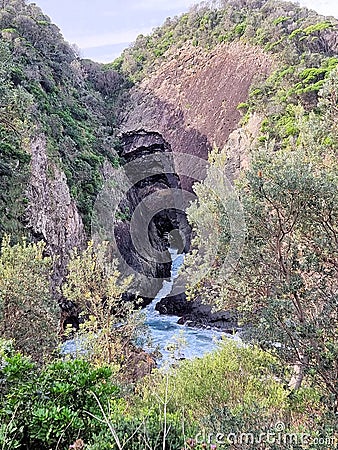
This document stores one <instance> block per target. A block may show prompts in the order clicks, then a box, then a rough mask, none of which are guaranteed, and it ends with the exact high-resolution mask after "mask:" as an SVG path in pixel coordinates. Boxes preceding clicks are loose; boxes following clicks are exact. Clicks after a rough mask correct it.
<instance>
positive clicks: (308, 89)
mask: <svg viewBox="0 0 338 450" xmlns="http://www.w3.org/2000/svg"><path fill="white" fill-rule="evenodd" d="M337 52H338V35H337V20H335V19H333V18H324V17H321V16H319V15H318V14H316V13H315V12H314V11H309V10H308V9H306V8H301V7H299V5H295V4H293V3H286V2H275V1H262V0H261V1H253V2H247V1H245V0H238V1H233V0H223V1H219V2H212V3H210V5H208V4H206V3H203V4H202V5H201V6H196V7H194V8H192V9H191V10H190V12H189V13H188V14H184V15H182V16H180V17H175V18H174V19H168V20H167V21H166V23H165V24H164V25H163V26H162V27H161V28H158V29H156V30H155V31H154V33H153V34H152V35H150V36H140V37H139V38H138V39H137V41H136V43H135V45H134V46H133V47H131V48H130V49H127V50H126V51H125V52H124V54H123V55H122V57H121V58H120V59H119V60H117V61H116V62H115V64H114V67H116V68H118V69H119V70H120V71H121V72H123V73H125V74H126V75H128V76H129V77H130V78H131V79H132V80H134V81H135V87H134V88H132V90H131V95H130V94H128V99H126V103H127V111H125V110H123V111H122V114H121V116H120V120H121V123H122V125H121V126H122V128H123V129H125V130H129V131H130V130H132V129H137V128H145V129H149V130H154V131H158V132H160V133H162V134H163V136H164V137H165V139H166V140H167V141H168V142H169V143H170V145H171V146H172V149H173V152H174V153H175V152H178V153H181V152H183V153H190V154H193V155H195V156H198V157H201V158H207V155H208V152H209V151H210V149H211V148H212V146H213V145H214V144H216V145H217V146H218V147H223V146H225V145H226V143H227V140H228V138H229V136H230V134H231V133H232V132H233V131H234V130H236V128H238V126H239V122H240V119H241V116H243V115H245V120H244V122H247V121H248V120H249V116H250V112H251V111H254V110H255V111H256V113H258V114H256V115H255V117H254V118H253V119H251V123H250V124H249V126H248V127H247V130H246V131H245V132H244V134H245V133H247V132H248V133H249V134H251V135H252V138H255V137H257V136H258V134H259V128H260V126H259V121H262V120H263V118H264V116H265V112H264V111H261V110H260V109H261V108H256V109H255V108H251V110H250V111H248V108H249V105H248V103H247V100H248V98H249V96H250V101H251V102H252V103H253V104H254V102H255V96H256V97H257V96H258V97H259V96H263V95H265V96H266V103H268V101H269V100H268V99H269V96H271V97H272V96H273V95H274V93H276V91H277V90H279V89H280V91H282V86H281V85H282V84H283V83H284V86H283V89H284V90H285V91H286V92H285V95H284V98H278V99H275V100H274V101H273V102H271V107H272V104H273V103H274V104H275V109H276V115H278V114H280V113H282V115H283V112H282V111H283V110H284V109H285V108H286V107H287V105H288V104H289V103H291V104H296V103H297V102H300V103H302V104H304V105H305V104H306V105H308V106H307V107H308V108H311V107H313V106H314V105H315V103H316V93H317V92H318V90H319V88H320V86H321V85H322V83H323V80H324V78H325V77H326V76H327V75H328V73H329V72H330V70H331V69H332V68H333V67H334V66H335V65H336V64H337V60H336V58H335V56H336V55H337ZM270 76H271V78H270ZM268 78H269V80H270V81H271V82H270V85H269V87H270V90H269V91H268V88H266V87H265V91H263V90H262V89H261V86H262V85H265V80H267V79H268ZM277 83H279V84H278V86H277ZM273 84H274V85H273ZM249 103H250V102H249ZM256 103H258V102H256ZM244 122H243V123H244ZM242 134H243V133H242ZM240 137H241V132H236V133H235V135H234V136H233V137H232V141H233V143H234V145H235V146H236V147H237V149H238V150H239V151H240V152H241V149H240V148H239V147H240V145H238V139H240ZM234 140H235V142H234ZM236 140H237V143H236ZM234 159H235V160H236V159H237V158H236V155H233V156H232V157H231V158H230V161H229V170H228V174H229V177H230V178H233V176H234V172H236V170H238V168H239V167H237V168H236V166H238V162H235V163H234ZM242 159H244V160H246V159H247V156H245V155H243V158H242ZM240 164H241V163H239V165H240ZM234 166H235V167H234ZM181 169H182V170H181ZM178 172H179V173H180V172H182V173H184V168H179V167H178ZM187 186H188V187H191V180H190V182H187Z"/></svg>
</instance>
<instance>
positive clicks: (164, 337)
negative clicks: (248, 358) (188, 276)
mask: <svg viewBox="0 0 338 450" xmlns="http://www.w3.org/2000/svg"><path fill="white" fill-rule="evenodd" d="M169 251H170V254H171V258H172V268H171V278H170V281H164V282H163V286H162V289H161V290H160V291H159V292H158V294H157V296H156V297H155V299H154V300H153V301H152V303H151V304H150V305H148V306H147V307H146V308H145V314H146V324H147V325H148V327H149V331H150V343H148V344H147V345H145V346H144V349H145V350H146V351H148V352H151V353H153V352H155V353H156V354H158V355H159V358H158V363H159V365H163V364H165V363H166V362H172V361H173V360H175V359H182V358H185V359H191V358H196V357H201V356H203V355H204V354H206V353H209V352H211V351H212V350H215V349H216V348H217V346H218V343H219V342H220V340H222V338H227V339H235V340H237V341H240V338H239V337H238V336H236V335H234V336H232V335H229V334H225V333H222V332H221V331H218V330H216V329H205V328H192V327H188V326H185V325H179V324H178V323H177V321H178V320H179V317H178V316H168V315H160V313H159V312H158V311H156V310H155V306H156V304H157V303H158V302H159V301H160V300H162V298H164V297H166V296H167V295H169V294H170V293H171V291H172V288H173V284H174V281H175V279H176V278H177V277H178V276H179V269H180V268H181V266H182V265H183V262H184V255H182V254H178V252H177V250H175V249H169ZM173 345H174V346H176V348H177V349H176V351H173V350H172V349H171V350H170V346H171V347H172V346H173ZM84 347H85V346H84V345H83V342H81V340H79V339H72V340H68V341H66V342H65V343H64V344H63V346H62V350H61V351H62V353H63V354H73V355H75V354H79V355H81V354H83V353H86V350H84Z"/></svg>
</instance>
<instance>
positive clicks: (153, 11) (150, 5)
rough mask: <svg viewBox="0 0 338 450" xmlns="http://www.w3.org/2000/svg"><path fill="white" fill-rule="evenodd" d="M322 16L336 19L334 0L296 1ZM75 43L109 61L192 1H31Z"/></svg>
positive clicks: (85, 55) (84, 53) (92, 55)
mask: <svg viewBox="0 0 338 450" xmlns="http://www.w3.org/2000/svg"><path fill="white" fill-rule="evenodd" d="M298 2H299V4H300V5H301V6H307V7H308V8H310V9H314V10H316V11H317V12H318V13H320V14H323V15H329V16H334V17H336V18H338V1H337V0H299V1H298ZM31 3H33V2H31ZM34 3H36V4H37V5H38V6H40V8H41V9H42V10H43V11H44V13H45V14H47V15H48V16H49V17H50V18H51V19H52V21H53V22H54V23H55V24H56V25H57V26H58V27H59V28H60V29H61V31H62V34H63V35H64V37H65V39H66V40H67V41H68V42H69V43H71V44H76V45H77V46H78V47H79V48H80V50H81V56H82V57H83V58H90V59H93V60H94V61H98V62H111V61H113V60H114V59H115V58H117V57H118V56H119V55H120V54H121V52H122V50H123V49H124V48H126V47H128V46H129V45H130V44H131V43H132V42H133V41H134V40H135V39H136V37H137V36H138V35H139V34H149V33H151V31H152V29H153V28H156V27H157V26H160V25H161V24H162V23H163V22H164V20H165V19H166V18H167V17H173V16H175V15H179V14H181V13H183V12H186V11H188V10H189V7H190V6H192V5H193V4H195V3H199V2H198V1H196V0H139V1H138V0H71V1H69V0H34Z"/></svg>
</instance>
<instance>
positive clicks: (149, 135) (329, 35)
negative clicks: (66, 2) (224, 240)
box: [0, 0, 338, 302]
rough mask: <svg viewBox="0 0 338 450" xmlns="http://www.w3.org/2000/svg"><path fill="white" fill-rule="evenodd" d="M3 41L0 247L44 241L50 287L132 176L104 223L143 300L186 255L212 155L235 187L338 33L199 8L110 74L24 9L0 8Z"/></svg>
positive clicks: (324, 23)
mask: <svg viewBox="0 0 338 450" xmlns="http://www.w3.org/2000/svg"><path fill="white" fill-rule="evenodd" d="M0 31H1V35H0V82H1V88H0V97H1V102H0V137H1V143H0V189H1V197H0V215H1V221H0V235H1V236H3V235H4V234H5V233H9V234H11V235H12V236H13V238H14V239H19V238H20V236H23V235H26V236H28V238H29V239H32V240H40V239H43V240H44V241H46V243H47V251H48V252H49V253H50V254H52V255H56V256H58V257H59V258H58V259H57V262H56V263H55V268H54V277H53V279H54V287H57V286H58V285H59V284H60V283H61V282H62V279H63V277H64V275H65V270H66V269H65V268H66V264H67V261H68V258H69V254H70V252H71V250H72V248H74V247H82V246H83V245H84V242H85V241H86V240H88V239H89V238H90V237H91V234H92V232H93V220H94V225H95V223H96V222H95V220H96V214H97V207H98V205H99V204H100V195H101V194H100V193H102V191H104V189H105V187H106V186H107V185H109V183H111V184H114V183H115V185H119V180H120V178H119V177H120V176H121V169H122V168H123V170H124V171H125V172H126V168H127V167H129V168H131V171H130V172H129V173H127V178H128V176H129V181H128V182H129V188H128V189H127V190H126V191H123V196H122V197H121V198H120V200H119V204H117V205H114V208H115V212H116V215H115V216H114V217H110V216H109V215H108V220H107V217H106V218H104V219H103V222H104V224H105V223H106V222H108V224H107V226H108V228H109V230H108V232H109V233H110V236H111V237H112V239H113V240H114V246H113V247H114V248H113V250H114V251H115V252H116V255H117V256H118V257H119V259H120V262H121V264H122V267H123V272H124V273H129V272H131V273H134V274H137V276H138V274H139V275H140V280H141V281H140V280H139V281H138V283H136V287H135V292H134V293H133V294H135V293H136V291H138V289H139V288H140V289H141V291H142V294H143V297H145V298H147V301H149V299H150V298H152V296H154V295H155V293H156V291H157V289H158V287H159V286H160V285H161V282H162V280H163V279H164V278H166V277H168V276H169V273H170V270H169V267H170V260H169V259H168V253H167V252H166V248H167V246H168V239H169V238H170V239H172V238H174V236H176V237H175V239H176V238H177V242H176V244H177V245H178V246H179V247H180V248H181V249H185V250H187V249H188V248H189V246H190V228H189V225H188V223H187V220H186V217H185V213H184V211H185V208H186V207H187V206H188V204H189V203H190V202H191V201H192V200H194V199H195V197H194V195H193V194H192V186H193V183H194V182H196V181H200V180H201V179H203V177H204V176H205V167H206V160H207V158H208V153H209V151H210V150H211V148H212V146H213V145H216V146H218V147H221V148H222V147H224V146H227V148H228V165H227V176H228V178H229V179H230V180H233V179H234V178H235V177H236V176H237V174H238V173H239V171H240V170H241V168H243V167H245V166H247V164H248V163H249V159H250V154H249V152H248V147H250V146H251V144H252V142H254V141H255V140H256V139H264V133H267V132H269V133H275V134H276V136H277V135H278V133H279V134H281V133H284V136H283V137H282V139H281V140H280V142H282V144H280V145H284V144H283V142H284V141H285V142H286V141H287V140H288V139H289V137H290V135H289V134H288V133H289V131H288V129H287V127H286V126H285V120H289V121H292V114H291V113H290V109H288V105H289V104H292V105H296V104H297V103H300V104H302V105H303V106H304V107H305V109H306V108H307V109H308V110H310V109H311V108H312V107H313V105H314V104H315V102H316V98H317V93H318V90H319V89H320V86H321V85H322V82H323V80H324V79H325V78H326V77H327V75H328V74H329V72H330V70H332V68H333V67H335V66H336V65H337V62H338V61H337V59H336V58H335V55H336V54H337V48H338V39H337V21H336V20H335V19H333V18H323V17H320V16H318V15H317V14H315V13H314V12H311V11H308V10H307V9H306V8H300V7H299V6H297V5H294V4H291V3H283V2H277V3H276V2H265V1H257V2H252V3H251V4H248V3H247V2H246V1H245V0H240V1H237V2H233V1H230V0H229V1H222V2H219V5H218V6H217V7H215V6H208V5H202V6H200V7H195V8H193V9H192V10H191V11H190V12H189V13H187V14H184V15H182V16H180V17H177V18H174V19H171V20H169V19H168V20H167V21H166V23H165V24H164V25H163V26H162V27H160V28H158V29H156V30H154V32H153V33H152V34H151V35H150V36H140V37H139V38H138V39H137V41H136V43H135V44H134V46H132V47H131V48H129V49H127V50H126V51H125V52H124V54H123V55H122V57H121V58H119V59H118V60H116V61H115V62H114V63H112V64H109V65H101V64H97V63H94V62H91V61H88V60H82V59H81V58H80V57H79V56H78V55H77V53H76V51H75V50H74V49H73V48H72V47H71V46H69V45H68V44H67V43H66V42H65V41H64V39H63V37H62V35H61V33H60V31H59V30H58V28H57V27H56V26H55V25H53V24H52V23H51V21H50V19H49V18H48V17H47V16H45V15H44V14H43V12H42V11H41V10H40V9H39V8H38V7H37V6H36V5H35V4H27V3H26V2H25V1H23V0H10V1H7V2H4V3H3V4H2V6H1V8H0ZM262 98H263V99H265V101H261V99H262ZM258 100H259V101H258ZM272 110H273V113H272V112H271V111H272ZM286 123H289V122H286ZM283 139H284V141H283ZM276 142H277V141H276ZM123 170H122V171H123ZM135 174H136V175H137V176H136V178H135ZM121 186H122V184H121ZM121 186H120V187H121ZM120 191H121V189H120ZM121 192H122V191H121ZM121 192H120V193H121ZM101 198H102V197H101ZM139 205H141V206H140V208H139V207H138V206H139ZM137 215H138V216H137ZM133 216H137V217H138V218H139V222H136V223H135V222H133ZM105 221H106V222H105ZM133 227H134V229H133ZM135 227H136V228H135ZM94 228H95V227H94ZM136 229H137V230H136ZM135 230H136V231H137V232H136V236H135ZM175 230H176V235H175ZM133 233H134V235H133ZM138 233H139V234H138ZM145 242H147V246H145ZM148 244H149V245H148ZM140 246H141V247H142V246H143V248H142V250H144V252H143V254H142V251H141V252H140V251H139V250H140ZM149 280H151V282H150V284H149ZM146 285H147V286H148V287H147V289H148V295H146V294H147V293H146V292H144V290H143V288H142V286H146ZM60 301H61V302H62V299H60Z"/></svg>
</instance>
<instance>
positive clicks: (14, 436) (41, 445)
mask: <svg viewBox="0 0 338 450" xmlns="http://www.w3.org/2000/svg"><path fill="white" fill-rule="evenodd" d="M115 375H116V374H115V373H114V372H113V370H112V369H111V367H108V366H102V367H94V366H92V365H91V364H90V363H89V362H88V361H85V360H83V359H82V360H55V361H53V362H52V363H49V364H47V365H46V366H45V367H43V368H39V367H38V366H36V365H35V364H34V363H33V362H32V361H31V360H30V359H28V358H26V357H23V356H22V355H21V354H19V353H16V352H15V351H13V349H12V347H11V345H10V343H9V342H5V341H2V342H1V347H0V382H1V390H0V401H1V402H0V404H1V406H0V424H1V425H0V448H2V449H4V450H13V449H16V448H21V449H22V448H25V449H29V450H49V449H50V448H53V449H54V448H59V449H64V450H66V449H68V446H69V445H70V444H71V443H73V442H74V441H75V440H76V439H78V438H81V439H82V440H83V441H84V442H85V443H86V449H88V450H89V449H91V450H98V449H100V450H106V449H107V450H108V449H119V448H121V447H123V446H124V448H127V449H130V450H141V449H144V448H145V446H147V445H148V446H149V445H150V446H151V447H150V448H152V449H160V448H162V440H163V430H162V428H163V421H162V416H161V415H160V414H159V412H158V410H157V409H156V407H149V408H147V409H142V410H140V411H138V412H136V413H134V414H131V413H130V411H129V408H128V405H127V402H126V400H125V399H124V398H123V395H122V391H121V388H120V387H119V386H118V385H117V383H116V376H115ZM167 421H168V430H169V433H168V436H167V442H168V444H167V447H166V448H168V449H173V450H174V449H175V450H176V449H179V448H180V445H181V425H180V422H179V420H178V417H177V415H175V414H168V416H167Z"/></svg>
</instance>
